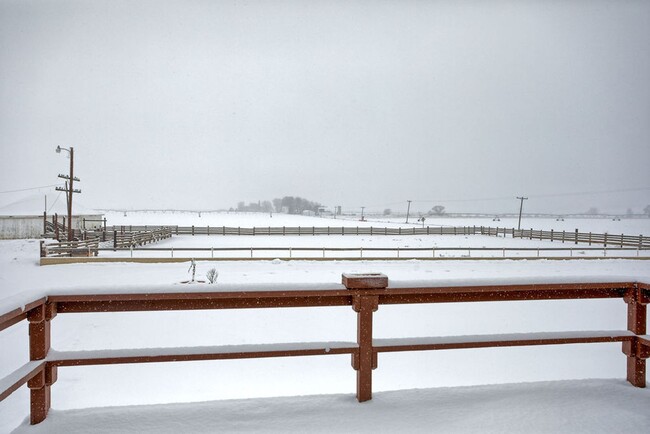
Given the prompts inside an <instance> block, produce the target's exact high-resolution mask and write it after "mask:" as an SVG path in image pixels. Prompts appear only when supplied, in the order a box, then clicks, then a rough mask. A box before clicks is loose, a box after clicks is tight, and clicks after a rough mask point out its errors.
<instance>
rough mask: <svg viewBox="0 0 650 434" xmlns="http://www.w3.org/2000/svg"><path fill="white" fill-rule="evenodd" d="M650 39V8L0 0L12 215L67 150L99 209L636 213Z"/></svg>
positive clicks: (647, 156)
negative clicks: (280, 205) (293, 203)
mask: <svg viewBox="0 0 650 434" xmlns="http://www.w3.org/2000/svg"><path fill="white" fill-rule="evenodd" d="M649 41H650V2H647V1H621V0H618V1H594V0H589V1H586V0H585V1H298V0H297V1H273V2H271V1H114V0H111V1H56V2H55V1H24V0H20V1H19V0H0V158H1V161H2V163H1V167H0V191H2V192H3V193H2V194H0V206H1V205H3V204H6V203H9V202H12V201H15V200H20V199H21V198H22V197H24V196H25V195H34V194H40V195H43V194H44V193H45V192H49V193H52V192H53V187H49V188H44V189H40V190H28V191H21V192H11V193H7V192H9V191H13V190H22V189H26V188H32V187H39V186H46V185H52V184H55V183H57V181H58V180H57V178H56V175H57V174H58V173H67V170H68V160H67V159H66V158H65V156H64V155H63V154H61V155H57V154H56V153H55V152H54V149H55V147H56V146H57V145H61V146H66V147H69V146H74V148H75V154H76V155H75V156H76V158H75V167H76V175H77V176H79V177H80V178H81V180H82V182H81V184H80V185H79V187H80V188H81V189H82V191H83V193H82V194H81V195H79V196H76V199H78V201H79V203H80V204H83V205H84V206H87V207H96V208H186V209H216V208H229V207H231V206H236V204H237V202H238V201H240V200H241V201H247V202H248V201H257V200H258V199H259V200H267V199H268V200H270V199H273V198H274V197H281V196H284V195H297V196H302V197H305V198H308V199H310V200H314V201H319V202H321V203H323V204H325V205H328V206H334V205H343V206H344V208H355V207H359V206H366V207H368V208H367V209H366V211H368V209H371V210H372V209H378V210H381V209H384V208H392V209H393V210H395V211H400V210H401V211H405V208H406V200H407V199H411V200H414V201H416V202H414V204H413V206H412V210H426V209H429V208H430V207H431V206H433V205H435V204H437V203H441V204H442V205H445V206H446V207H447V210H448V211H485V212H498V211H504V212H510V211H517V210H518V205H519V203H518V201H516V200H515V199H514V197H515V196H517V195H527V196H529V197H530V200H528V201H527V202H526V209H527V210H528V211H536V212H581V211H586V210H587V209H588V208H590V207H597V208H598V209H599V210H600V211H602V212H605V211H609V212H625V211H626V210H627V209H628V208H632V209H633V211H634V212H641V210H642V209H643V208H644V207H645V206H647V205H649V204H650V170H649V162H650V85H649V84H648V78H649V77H650V43H649ZM612 190H616V191H617V192H610V193H603V191H612ZM620 190H626V191H620ZM563 193H582V194H579V195H571V196H562V195H561V194H563ZM476 199H480V200H476ZM486 199H490V200H486ZM61 200H63V197H61ZM450 200H453V201H450ZM402 208H404V209H402Z"/></svg>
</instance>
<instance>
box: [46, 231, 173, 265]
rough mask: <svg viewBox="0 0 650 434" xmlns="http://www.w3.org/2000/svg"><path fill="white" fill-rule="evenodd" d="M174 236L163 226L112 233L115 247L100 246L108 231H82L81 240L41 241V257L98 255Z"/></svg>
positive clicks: (105, 239)
mask: <svg viewBox="0 0 650 434" xmlns="http://www.w3.org/2000/svg"><path fill="white" fill-rule="evenodd" d="M171 236H172V232H171V229H169V228H163V229H156V230H149V231H141V232H117V231H114V232H113V234H112V237H111V238H112V242H113V248H100V243H102V242H105V241H107V236H106V232H104V231H101V232H98V231H81V238H82V239H81V240H80V241H59V242H57V243H49V244H45V242H44V241H41V249H40V251H41V258H46V257H63V256H70V257H80V256H97V255H98V253H99V252H100V251H101V250H111V251H115V250H122V249H127V250H128V249H132V248H134V247H138V246H143V245H145V244H149V243H154V242H156V241H160V240H164V239H166V238H170V237H171Z"/></svg>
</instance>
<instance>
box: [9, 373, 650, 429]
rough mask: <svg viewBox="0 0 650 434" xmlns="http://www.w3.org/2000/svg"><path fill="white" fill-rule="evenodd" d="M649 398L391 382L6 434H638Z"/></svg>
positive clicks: (619, 387)
mask: <svg viewBox="0 0 650 434" xmlns="http://www.w3.org/2000/svg"><path fill="white" fill-rule="evenodd" d="M649 406H650V394H649V393H647V391H645V390H640V389H635V388H633V387H630V386H629V385H628V384H626V383H625V382H624V381H623V380H582V381H562V382H540V383H524V384H507V385H491V386H473V387H455V388H438V389H423V390H400V391H394V392H382V393H377V394H375V396H374V398H373V400H372V401H369V402H366V403H364V404H357V403H356V402H355V400H354V397H353V396H352V395H350V394H345V395H340V394H338V395H320V396H308V397H307V396H299V397H287V398H271V399H268V398H267V399H246V400H233V401H212V402H202V403H193V404H166V405H165V404H162V405H152V406H132V407H108V408H93V409H83V410H68V411H57V410H54V411H52V412H51V413H50V415H49V416H48V418H47V419H46V421H45V422H43V423H42V424H40V425H36V426H33V427H30V426H29V425H27V424H23V425H22V426H20V428H19V429H17V430H15V431H14V433H15V434H27V433H48V434H68V433H80V432H92V433H95V434H121V433H124V432H137V433H152V434H154V433H155V434H166V433H169V434H176V433H179V432H188V433H189V432H191V433H214V432H273V433H285V432H292V433H304V432H315V433H316V432H317V433H352V432H354V433H398V432H400V433H430V432H441V433H499V434H501V433H589V434H594V433H621V432H628V433H640V432H644V431H646V430H647V428H648V427H649V426H650V413H649V412H648V407H649Z"/></svg>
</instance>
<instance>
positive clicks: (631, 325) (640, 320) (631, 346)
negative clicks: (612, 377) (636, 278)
mask: <svg viewBox="0 0 650 434" xmlns="http://www.w3.org/2000/svg"><path fill="white" fill-rule="evenodd" d="M623 300H625V302H626V303H627V329H628V330H629V331H631V332H632V333H634V334H635V335H637V336H639V335H645V334H646V316H647V306H646V305H647V304H648V297H647V296H646V295H645V294H644V292H643V289H641V288H639V287H638V285H637V284H634V288H632V289H629V290H628V291H627V292H626V294H625V296H624V297H623ZM623 353H624V354H625V355H626V356H627V381H629V382H630V383H631V384H632V385H633V386H635V387H645V383H646V372H645V368H646V360H645V359H647V358H648V355H649V354H648V351H643V348H642V345H641V344H640V343H639V342H638V339H636V338H635V339H633V340H632V341H628V342H623Z"/></svg>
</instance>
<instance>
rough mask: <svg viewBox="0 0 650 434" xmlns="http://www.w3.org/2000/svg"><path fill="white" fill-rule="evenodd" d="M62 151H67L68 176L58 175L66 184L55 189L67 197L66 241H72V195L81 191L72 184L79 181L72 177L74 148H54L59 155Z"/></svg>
mask: <svg viewBox="0 0 650 434" xmlns="http://www.w3.org/2000/svg"><path fill="white" fill-rule="evenodd" d="M62 150H63V151H67V152H68V154H69V155H70V175H62V174H59V178H61V179H65V180H66V181H67V182H66V186H65V187H63V188H62V187H56V189H57V190H58V191H65V192H66V194H67V197H68V241H72V239H73V236H72V194H73V193H81V190H75V189H74V188H73V185H72V184H73V182H74V181H80V179H79V178H76V177H75V176H74V148H73V147H72V146H71V147H70V149H68V148H62V147H61V146H57V147H56V153H57V154H60V153H61V151H62Z"/></svg>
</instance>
